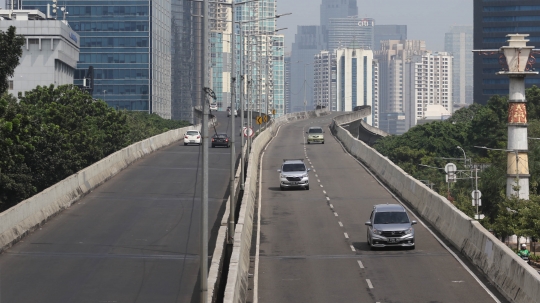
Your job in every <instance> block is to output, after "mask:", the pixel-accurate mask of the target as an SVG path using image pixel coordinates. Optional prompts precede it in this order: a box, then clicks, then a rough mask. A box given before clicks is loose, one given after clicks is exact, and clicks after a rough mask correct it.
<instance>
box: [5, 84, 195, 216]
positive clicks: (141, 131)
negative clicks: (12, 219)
mask: <svg viewBox="0 0 540 303" xmlns="http://www.w3.org/2000/svg"><path fill="white" fill-rule="evenodd" d="M186 125H187V123H186V122H181V121H171V120H165V119H162V118H160V117H159V116H157V115H154V114H153V115H149V114H147V113H140V112H127V111H116V110H114V109H113V108H111V107H109V106H108V105H107V104H106V103H105V102H103V101H99V100H97V101H96V100H94V99H92V97H91V96H90V95H89V94H87V93H85V92H82V91H81V90H79V89H78V88H77V87H74V86H72V85H64V86H60V87H58V88H55V87H54V86H53V85H51V86H49V87H39V86H38V87H37V88H36V89H34V90H32V91H29V92H26V94H25V96H24V97H22V98H21V99H20V102H17V100H16V99H15V98H13V97H12V96H10V95H7V94H4V95H2V96H1V97H0V153H1V154H2V157H1V158H0V210H5V209H7V208H9V207H11V206H13V205H15V204H17V203H18V202H20V201H22V200H24V199H26V198H29V197H31V196H32V195H34V194H36V193H38V192H40V191H42V190H44V189H46V188H47V187H49V186H51V185H53V184H55V183H57V182H59V181H61V180H63V179H64V178H66V177H68V176H70V175H71V174H74V173H76V172H77V171H79V170H81V169H83V168H85V167H87V166H89V165H91V164H93V163H95V162H97V161H99V160H100V159H102V158H104V157H106V156H108V155H110V154H111V153H113V152H115V151H117V150H120V149H122V148H124V147H126V146H128V145H130V144H132V143H135V142H138V141H141V140H143V139H145V138H148V137H151V136H154V135H157V134H159V133H162V132H165V131H167V130H170V129H174V128H179V127H183V126H186Z"/></svg>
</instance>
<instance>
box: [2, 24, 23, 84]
mask: <svg viewBox="0 0 540 303" xmlns="http://www.w3.org/2000/svg"><path fill="white" fill-rule="evenodd" d="M23 45H24V37H23V36H21V35H16V34H15V27H13V26H10V27H9V28H8V29H7V31H6V32H4V31H0V54H2V55H1V56H0V94H2V93H4V92H6V91H7V89H8V82H7V81H8V78H9V77H12V76H13V73H14V72H15V68H16V67H17V66H18V65H19V59H20V58H21V56H22V47H23Z"/></svg>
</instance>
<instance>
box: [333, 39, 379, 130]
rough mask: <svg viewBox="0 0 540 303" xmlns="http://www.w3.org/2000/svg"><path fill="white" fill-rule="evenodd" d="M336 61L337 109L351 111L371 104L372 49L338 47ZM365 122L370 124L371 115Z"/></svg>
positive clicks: (371, 120)
mask: <svg viewBox="0 0 540 303" xmlns="http://www.w3.org/2000/svg"><path fill="white" fill-rule="evenodd" d="M336 61H337V81H336V82H337V85H336V86H337V111H352V110H353V109H354V108H355V107H357V106H362V105H369V106H373V51H372V50H366V49H362V48H342V49H338V50H337V51H336ZM366 122H367V123H368V124H370V125H372V124H373V119H372V116H370V117H368V118H367V121H366Z"/></svg>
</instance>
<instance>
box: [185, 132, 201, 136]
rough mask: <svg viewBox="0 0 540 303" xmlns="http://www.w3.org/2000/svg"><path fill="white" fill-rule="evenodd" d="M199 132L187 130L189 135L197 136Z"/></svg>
mask: <svg viewBox="0 0 540 303" xmlns="http://www.w3.org/2000/svg"><path fill="white" fill-rule="evenodd" d="M198 134H199V132H198V131H190V132H187V135H188V136H196V135H198Z"/></svg>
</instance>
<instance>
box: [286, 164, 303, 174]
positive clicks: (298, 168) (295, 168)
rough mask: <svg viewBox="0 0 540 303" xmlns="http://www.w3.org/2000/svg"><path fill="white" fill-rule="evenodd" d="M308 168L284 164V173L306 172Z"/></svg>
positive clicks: (301, 165)
mask: <svg viewBox="0 0 540 303" xmlns="http://www.w3.org/2000/svg"><path fill="white" fill-rule="evenodd" d="M305 170H306V166H305V165H304V164H302V163H294V164H283V171H284V172H290V171H305Z"/></svg>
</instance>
